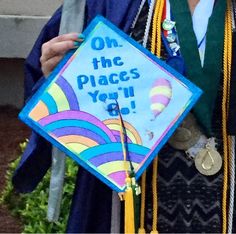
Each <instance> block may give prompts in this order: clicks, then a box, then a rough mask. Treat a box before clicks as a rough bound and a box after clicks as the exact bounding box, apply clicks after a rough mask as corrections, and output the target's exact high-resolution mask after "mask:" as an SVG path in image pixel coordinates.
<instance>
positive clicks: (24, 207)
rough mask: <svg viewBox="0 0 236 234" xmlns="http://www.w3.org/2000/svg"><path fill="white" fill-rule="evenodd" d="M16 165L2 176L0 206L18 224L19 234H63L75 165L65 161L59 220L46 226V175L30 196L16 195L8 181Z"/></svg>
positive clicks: (14, 163) (47, 182) (47, 178)
mask: <svg viewBox="0 0 236 234" xmlns="http://www.w3.org/2000/svg"><path fill="white" fill-rule="evenodd" d="M25 146H26V144H25V143H22V144H21V145H20V147H21V149H22V150H23V149H24V148H25ZM18 162H19V159H17V160H16V161H14V162H12V163H11V164H10V167H9V170H8V171H7V173H6V180H7V184H6V187H5V189H4V191H3V193H2V195H1V197H0V203H2V204H6V205H7V206H8V208H9V209H10V211H11V212H12V214H13V215H14V216H17V217H19V218H20V219H21V220H22V222H23V225H24V230H23V233H64V232H65V228H66V223H67V219H68V214H69V209H70V204H71V200H72V194H73V190H74V184H75V175H76V172H77V168H78V167H77V166H76V164H75V162H73V161H72V160H71V159H70V158H67V161H66V164H67V167H66V168H67V169H66V176H65V183H64V190H63V197H62V203H61V212H60V217H59V220H58V221H57V222H54V223H50V222H48V221H47V219H46V215H47V202H48V191H49V183H50V171H49V172H48V173H47V174H46V175H45V177H44V178H43V180H42V181H41V182H40V183H39V184H38V186H37V188H36V189H35V190H34V191H33V192H32V193H28V194H19V193H16V192H15V191H14V189H13V186H12V184H11V178H12V175H13V172H14V170H15V168H16V166H17V165H18Z"/></svg>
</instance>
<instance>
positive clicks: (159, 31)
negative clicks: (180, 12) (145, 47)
mask: <svg viewBox="0 0 236 234" xmlns="http://www.w3.org/2000/svg"><path fill="white" fill-rule="evenodd" d="M159 2H160V7H159V14H158V18H157V25H156V27H157V38H156V46H157V51H156V55H157V56H158V57H160V56H161V20H162V12H163V8H164V3H165V0H159Z"/></svg>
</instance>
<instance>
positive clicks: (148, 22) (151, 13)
mask: <svg viewBox="0 0 236 234" xmlns="http://www.w3.org/2000/svg"><path fill="white" fill-rule="evenodd" d="M155 3H156V0H151V3H150V6H149V10H148V17H147V23H146V26H145V31H144V37H143V47H147V41H148V36H149V32H150V28H151V24H152V15H153V12H154V7H155Z"/></svg>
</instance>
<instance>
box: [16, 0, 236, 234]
mask: <svg viewBox="0 0 236 234" xmlns="http://www.w3.org/2000/svg"><path fill="white" fill-rule="evenodd" d="M140 2H141V0H125V1H117V0H99V1H95V0H87V3H86V16H85V19H86V21H85V27H86V25H88V23H89V22H90V21H91V20H92V19H93V18H94V17H95V16H96V15H97V14H100V15H103V16H104V17H106V18H108V19H109V20H111V21H112V22H113V23H114V24H115V25H117V26H118V27H119V28H120V29H122V30H123V31H125V32H126V33H129V32H130V31H131V30H132V29H131V25H132V22H133V20H134V17H135V15H136V14H137V11H138V8H139V5H140ZM146 12H147V11H144V14H143V15H142V14H141V17H140V21H143V22H145V19H144V20H142V18H145V17H146ZM60 19H61V8H59V9H58V10H57V11H56V12H55V14H54V15H53V17H52V18H51V19H50V20H49V22H48V23H47V24H46V25H45V27H44V28H43V30H42V32H41V33H40V35H39V37H38V39H37V41H36V43H35V45H34V47H33V49H32V51H31V53H30V54H29V56H28V58H27V59H26V63H25V100H27V99H28V98H29V97H30V96H31V95H32V94H33V93H34V92H35V90H37V88H38V87H39V86H40V85H41V84H42V82H43V81H44V77H43V74H42V71H41V68H40V61H39V58H40V56H41V46H42V44H43V43H44V42H46V41H48V40H50V39H51V38H53V37H55V36H57V35H58V32H59V25H60ZM138 25H140V26H139V27H140V29H136V31H137V32H140V33H143V28H144V25H143V24H142V23H141V22H140V24H138ZM137 34H138V35H139V33H137ZM137 38H140V35H139V36H137ZM137 38H135V39H137ZM234 38H235V35H234ZM234 41H235V40H234ZM234 49H235V44H234ZM235 61H236V59H235V54H233V64H235ZM234 67H235V66H234ZM232 68H233V66H232ZM232 73H233V77H234V78H233V80H232V82H233V83H232V87H236V86H235V84H236V82H235V81H236V79H235V78H236V77H235V70H232ZM235 94H236V92H231V95H234V97H235ZM232 100H235V98H232ZM218 103H220V96H219V100H218ZM235 106H236V103H235V102H234V103H231V110H232V111H231V112H230V113H231V121H229V124H231V125H229V126H230V129H231V131H232V130H233V132H232V134H233V135H235V133H236V130H235V129H236V127H235V126H236V123H235V122H236V117H235V115H236V112H235V111H233V110H235ZM233 107H234V108H233ZM215 112H216V113H220V110H219V111H218V110H217V111H215ZM220 126H221V122H216V123H215V128H216V129H218V128H220ZM232 126H233V127H234V128H233V127H232ZM219 132H220V130H219ZM50 166H51V145H50V144H49V143H48V142H47V141H46V140H44V139H43V138H42V137H40V136H38V135H37V134H36V133H34V132H33V133H32V135H31V138H30V141H29V144H28V146H27V148H26V150H25V152H24V154H23V156H22V159H21V161H20V163H19V166H18V168H17V170H16V171H15V174H14V177H13V184H14V187H15V188H16V189H17V190H18V191H20V192H31V191H32V190H34V188H35V187H36V186H37V184H38V183H39V182H40V180H41V179H42V178H43V176H44V175H45V173H46V172H47V170H48V168H49V167H50ZM158 172H159V175H158V187H159V191H158V192H159V197H158V202H159V217H158V225H159V227H158V228H159V231H160V232H170V233H176V232H220V231H221V230H220V227H221V223H220V222H221V218H220V217H221V193H222V192H221V189H222V187H221V186H222V171H221V172H219V173H218V174H217V175H215V176H213V177H204V176H202V175H200V174H199V173H198V172H197V171H196V168H195V166H194V163H193V162H191V161H188V160H187V159H186V156H185V155H184V153H183V152H179V151H176V150H174V149H172V148H171V147H167V146H165V147H163V149H162V152H160V154H159V168H158ZM149 174H150V172H149ZM150 176H151V175H150ZM150 176H148V177H150ZM150 181H151V180H150ZM148 187H150V185H148ZM150 191H151V188H148V196H147V197H150V200H151V199H152V198H151V193H150ZM149 206H150V203H148V204H147V210H149V211H151V207H149ZM173 207H176V208H174V209H173ZM149 213H150V212H149ZM235 213H236V212H235ZM110 219H111V190H110V189H109V188H108V187H106V185H104V184H103V183H102V182H100V181H99V180H98V179H96V178H95V177H94V176H93V175H91V174H90V173H89V172H87V171H85V170H84V169H83V168H81V167H80V170H79V171H78V174H77V179H76V185H75V190H74V194H73V200H72V205H71V210H70V215H69V220H68V225H67V230H66V231H67V232H69V233H75V232H76V233H109V232H110V225H111V224H110V221H111V220H110ZM146 219H147V220H146V221H147V223H151V221H150V220H149V219H150V215H149V214H148V215H147V218H146ZM234 219H236V217H234Z"/></svg>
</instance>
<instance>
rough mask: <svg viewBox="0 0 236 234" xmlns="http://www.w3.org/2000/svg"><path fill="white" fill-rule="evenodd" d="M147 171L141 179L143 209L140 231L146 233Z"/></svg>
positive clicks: (141, 210)
mask: <svg viewBox="0 0 236 234" xmlns="http://www.w3.org/2000/svg"><path fill="white" fill-rule="evenodd" d="M146 175H147V174H146V171H144V173H143V175H142V179H141V209H140V228H139V233H145V228H144V220H145V200H146V177H147V176H146Z"/></svg>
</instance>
